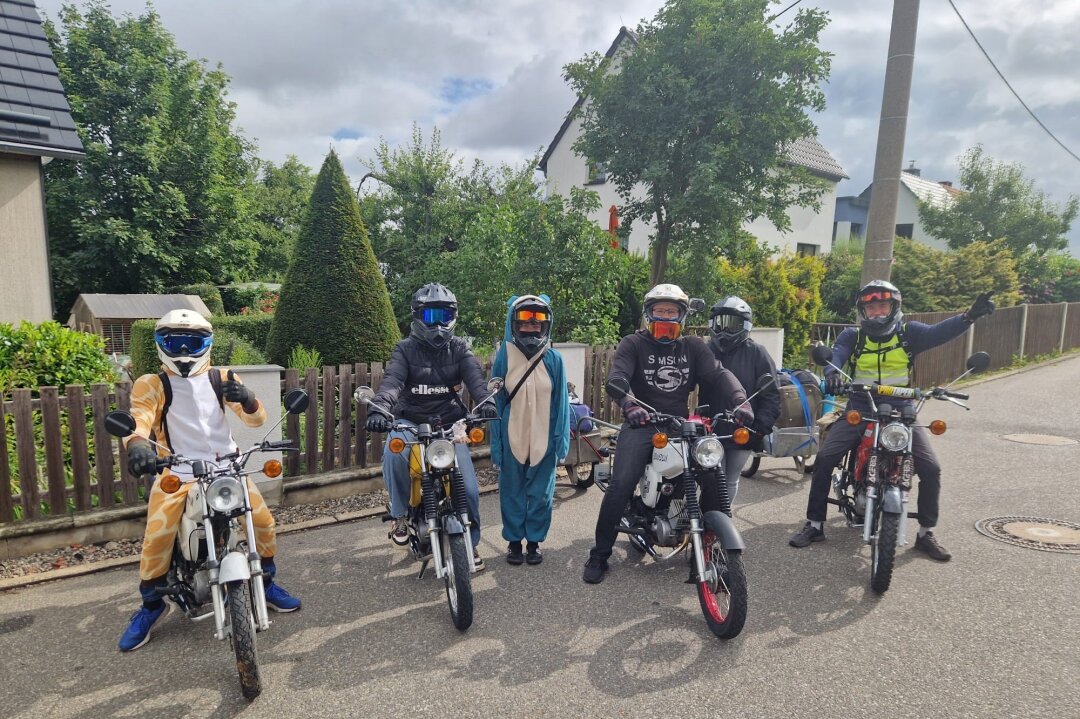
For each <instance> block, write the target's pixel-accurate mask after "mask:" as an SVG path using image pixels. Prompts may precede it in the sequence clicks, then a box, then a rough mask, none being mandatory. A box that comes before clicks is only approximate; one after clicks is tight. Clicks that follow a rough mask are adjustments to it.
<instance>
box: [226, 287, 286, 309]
mask: <svg viewBox="0 0 1080 719" xmlns="http://www.w3.org/2000/svg"><path fill="white" fill-rule="evenodd" d="M277 299H278V293H277V291H275V290H271V289H269V288H267V287H265V286H264V285H259V286H258V287H233V286H228V285H227V286H225V287H222V288H221V301H222V302H223V303H224V305H225V314H228V315H240V314H257V313H259V312H265V313H273V311H274V309H273V308H274V305H275V304H276V303H277Z"/></svg>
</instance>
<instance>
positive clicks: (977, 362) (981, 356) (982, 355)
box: [967, 352, 990, 372]
mask: <svg viewBox="0 0 1080 719" xmlns="http://www.w3.org/2000/svg"><path fill="white" fill-rule="evenodd" d="M989 366H990V355H989V354H987V353H986V352H976V353H975V354H973V355H971V356H970V357H968V358H967V368H968V371H970V372H982V371H983V370H984V369H986V368H987V367H989Z"/></svg>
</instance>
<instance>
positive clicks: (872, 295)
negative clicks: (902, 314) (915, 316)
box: [859, 290, 896, 302]
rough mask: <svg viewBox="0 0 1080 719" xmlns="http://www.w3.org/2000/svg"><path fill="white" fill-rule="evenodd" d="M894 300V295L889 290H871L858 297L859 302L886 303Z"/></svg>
mask: <svg viewBox="0 0 1080 719" xmlns="http://www.w3.org/2000/svg"><path fill="white" fill-rule="evenodd" d="M895 299H896V295H895V294H894V293H892V292H890V291H889V290H873V291H871V292H867V293H866V294H862V295H859V302H888V301H889V300H895Z"/></svg>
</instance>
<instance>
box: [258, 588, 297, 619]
mask: <svg viewBox="0 0 1080 719" xmlns="http://www.w3.org/2000/svg"><path fill="white" fill-rule="evenodd" d="M266 606H267V607H269V608H270V609H273V610H274V611H275V612H282V613H285V612H295V611H296V610H297V609H299V608H300V600H299V599H297V598H296V597H294V596H293V595H291V594H289V593H288V592H286V591H285V590H284V589H282V588H281V585H280V584H278V583H277V582H271V583H270V584H268V585H267V587H266Z"/></svg>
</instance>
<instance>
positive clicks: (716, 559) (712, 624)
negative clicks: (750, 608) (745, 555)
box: [697, 530, 746, 639]
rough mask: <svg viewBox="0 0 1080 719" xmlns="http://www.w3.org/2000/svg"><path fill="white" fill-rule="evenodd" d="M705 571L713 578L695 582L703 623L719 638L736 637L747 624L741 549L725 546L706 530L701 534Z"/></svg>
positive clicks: (712, 533)
mask: <svg viewBox="0 0 1080 719" xmlns="http://www.w3.org/2000/svg"><path fill="white" fill-rule="evenodd" d="M701 548H702V554H703V556H702V559H703V560H704V564H705V570H706V572H707V573H708V572H709V570H710V569H711V570H712V572H711V574H712V577H713V578H712V579H709V580H700V581H698V585H697V589H698V601H699V602H700V603H701V613H702V614H704V615H705V622H706V623H707V624H708V625H709V630H710V631H712V633H713V634H715V635H716V636H717V637H719V638H720V639H733V638H735V637H737V636H739V633H740V632H741V631H742V629H743V624H745V623H746V571H745V570H744V569H743V561H742V550H739V549H724V547H723V545H722V544H721V543H720V537H718V536H717V535H716V533H715V532H712V531H709V530H706V531H705V533H704V534H702V535H701Z"/></svg>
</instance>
